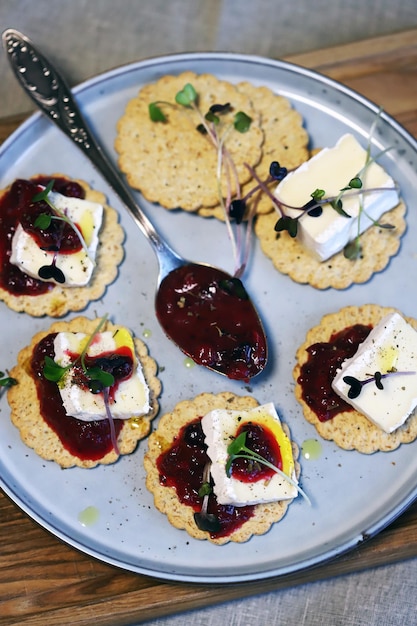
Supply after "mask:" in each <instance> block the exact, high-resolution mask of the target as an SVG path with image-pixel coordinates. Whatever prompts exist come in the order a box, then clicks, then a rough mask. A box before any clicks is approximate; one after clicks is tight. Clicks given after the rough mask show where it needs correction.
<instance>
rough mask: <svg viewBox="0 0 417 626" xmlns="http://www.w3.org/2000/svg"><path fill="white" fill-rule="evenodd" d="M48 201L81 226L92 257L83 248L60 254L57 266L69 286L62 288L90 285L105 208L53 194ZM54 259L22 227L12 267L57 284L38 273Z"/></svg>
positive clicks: (16, 237) (17, 233) (16, 236)
mask: <svg viewBox="0 0 417 626" xmlns="http://www.w3.org/2000/svg"><path fill="white" fill-rule="evenodd" d="M48 199H49V200H50V201H51V203H52V204H53V206H54V207H56V208H57V209H59V210H60V211H61V212H62V213H65V215H66V216H67V217H68V218H69V219H70V220H71V221H72V222H73V223H74V224H76V225H77V226H78V228H79V230H80V231H81V233H82V236H83V239H84V241H85V243H86V246H87V250H88V253H87V251H86V250H85V249H84V248H81V249H80V250H79V251H77V252H73V253H71V254H65V253H64V254H63V253H59V252H58V253H57V254H56V261H55V265H56V267H57V268H58V269H60V270H61V271H62V272H63V274H64V277H65V282H64V283H61V284H62V285H64V286H66V287H82V286H84V285H87V284H88V282H89V281H90V279H91V275H92V273H93V270H94V266H95V257H96V252H97V246H98V242H99V237H98V234H99V231H100V228H101V223H102V220H103V206H102V205H101V204H98V203H97V202H90V201H88V200H81V199H80V198H70V197H67V196H63V195H62V194H60V193H57V192H55V191H50V192H49V194H48ZM54 256H55V253H54V252H49V251H46V250H41V248H39V246H38V244H37V242H36V241H35V239H34V238H33V237H32V236H31V235H30V233H27V232H26V231H25V230H24V229H23V227H22V225H21V224H18V226H17V228H16V230H15V233H14V235H13V239H12V251H11V256H10V263H13V265H16V266H17V267H19V269H21V270H22V271H23V272H25V273H26V274H28V275H29V276H33V277H34V278H37V279H38V280H47V282H56V281H55V280H54V279H53V278H52V277H51V278H48V279H42V278H40V277H39V273H38V272H39V269H40V268H41V267H43V266H45V265H51V263H52V261H53V259H54Z"/></svg>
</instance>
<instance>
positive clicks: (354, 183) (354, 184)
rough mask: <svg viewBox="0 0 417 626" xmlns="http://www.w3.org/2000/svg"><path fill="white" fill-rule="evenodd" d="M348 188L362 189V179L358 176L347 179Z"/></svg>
mask: <svg viewBox="0 0 417 626" xmlns="http://www.w3.org/2000/svg"><path fill="white" fill-rule="evenodd" d="M349 188H350V189H362V181H361V179H360V178H359V176H355V177H354V178H352V179H351V180H350V181H349Z"/></svg>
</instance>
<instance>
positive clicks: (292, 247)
mask: <svg viewBox="0 0 417 626" xmlns="http://www.w3.org/2000/svg"><path fill="white" fill-rule="evenodd" d="M282 164H283V165H285V162H283V163H282ZM275 200H276V207H277V211H274V212H272V213H269V214H267V215H260V216H258V218H257V222H256V225H255V232H256V234H257V236H258V238H259V240H260V243H261V247H262V250H263V252H264V253H265V254H266V255H267V256H268V257H269V258H270V259H271V260H272V262H273V264H274V266H275V267H276V268H277V269H278V270H279V271H280V272H282V273H283V274H288V275H289V276H290V277H291V278H292V279H293V280H294V281H296V282H298V283H309V284H310V285H312V286H314V287H316V288H317V289H327V288H328V287H333V288H335V289H345V288H346V287H348V286H349V285H351V284H352V283H363V282H366V281H367V280H369V278H370V277H371V276H372V275H373V274H374V273H375V272H380V271H382V270H383V269H384V268H385V267H386V266H387V264H388V262H389V260H390V258H391V257H392V256H394V255H395V254H396V253H397V252H398V249H399V247H400V241H401V236H402V235H403V233H404V231H405V228H406V224H405V219H404V216H405V212H406V208H405V205H404V203H403V202H402V201H401V200H400V197H399V192H398V188H397V185H396V184H395V181H394V180H393V179H392V178H391V176H389V174H387V172H386V171H385V170H384V169H383V168H382V167H381V166H380V165H379V164H378V163H377V162H376V161H375V160H373V159H371V158H370V156H369V152H368V151H367V150H365V148H363V147H362V146H361V145H360V143H359V142H358V141H357V140H356V139H355V137H354V136H353V135H350V134H346V135H344V136H342V137H341V138H340V139H339V141H338V142H337V144H336V145H335V146H334V147H332V148H324V149H323V150H320V151H319V152H317V153H316V154H315V155H314V156H313V157H312V158H311V159H310V160H309V161H306V162H305V163H303V164H302V165H301V166H300V167H298V168H297V169H296V170H294V171H292V172H289V173H287V174H286V175H284V176H283V178H282V180H281V181H280V182H279V183H278V185H277V187H276V190H275Z"/></svg>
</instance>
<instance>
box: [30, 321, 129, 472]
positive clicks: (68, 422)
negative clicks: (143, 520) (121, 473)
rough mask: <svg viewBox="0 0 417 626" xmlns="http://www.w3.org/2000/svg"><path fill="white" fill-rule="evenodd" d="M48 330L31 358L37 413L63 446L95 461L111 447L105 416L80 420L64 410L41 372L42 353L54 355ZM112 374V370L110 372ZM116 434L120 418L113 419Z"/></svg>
mask: <svg viewBox="0 0 417 626" xmlns="http://www.w3.org/2000/svg"><path fill="white" fill-rule="evenodd" d="M55 337H56V333H50V334H48V335H47V336H46V337H44V338H43V339H41V341H40V342H39V343H38V344H37V345H36V346H35V349H34V351H33V354H32V358H31V370H32V372H33V376H34V380H35V384H36V389H37V395H38V399H39V404H40V413H41V416H42V418H43V419H44V420H45V422H46V423H47V424H48V426H50V428H51V429H52V430H53V431H54V432H55V433H56V434H57V435H58V437H59V439H60V440H61V443H62V445H63V446H64V448H65V449H66V450H67V451H68V452H69V453H70V454H72V455H74V456H76V457H78V458H79V459H81V460H83V461H87V460H89V461H90V460H91V461H98V460H100V459H101V458H103V457H104V456H105V455H106V454H107V453H109V452H111V451H112V450H113V443H112V438H111V430H110V424H109V421H108V420H107V419H104V420H96V421H92V422H84V421H82V420H78V419H75V418H74V417H70V416H68V415H67V414H66V412H65V409H64V406H63V404H62V401H61V396H60V393H59V390H58V385H57V384H56V383H55V382H52V381H49V380H47V379H46V378H45V377H44V376H43V368H44V363H45V357H46V356H49V357H50V358H51V359H53V358H54V354H55V352H54V339H55ZM112 373H113V374H114V371H113V372H112ZM113 423H114V429H115V435H116V437H117V436H118V435H119V434H120V432H121V430H122V428H123V425H124V420H120V419H114V420H113Z"/></svg>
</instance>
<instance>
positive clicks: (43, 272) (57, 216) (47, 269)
mask: <svg viewBox="0 0 417 626" xmlns="http://www.w3.org/2000/svg"><path fill="white" fill-rule="evenodd" d="M54 182H55V181H54V180H50V181H49V183H48V184H47V186H46V187H45V188H44V189H42V191H40V192H39V193H37V194H35V195H34V196H33V198H32V200H33V202H45V203H46V204H47V205H48V206H49V208H50V209H51V210H52V215H51V214H50V213H40V214H39V215H38V216H37V218H36V220H35V222H34V226H35V227H36V228H39V229H40V230H47V229H48V228H49V226H50V225H51V223H52V220H58V221H61V222H62V223H63V224H62V229H61V240H62V236H63V232H64V227H65V224H68V225H69V226H70V227H71V228H72V230H73V231H74V232H75V234H76V235H77V237H78V239H79V241H80V244H81V246H82V248H83V250H84V251H85V253H86V255H87V256H88V258H89V259H90V261H91V262H92V263H94V260H93V259H91V257H90V253H89V250H88V246H87V243H86V241H85V239H84V237H83V235H82V233H81V231H80V229H79V228H78V226H77V225H76V224H75V223H74V222H73V221H72V220H71V219H70V218H69V217H68V216H67V215H66V214H65V212H63V211H61V210H60V209H58V208H57V207H56V206H55V205H54V204H53V203H52V202H51V199H50V197H49V194H50V192H51V191H52V189H53V186H54ZM53 252H54V256H53V259H52V263H51V264H50V265H43V266H42V267H41V268H40V269H39V272H38V274H39V277H40V278H43V279H44V280H48V279H49V278H54V279H55V281H56V282H58V283H61V284H62V283H64V282H65V276H64V273H63V272H62V270H60V269H59V268H58V267H56V261H57V255H58V252H59V246H57V248H56V249H54V250H53Z"/></svg>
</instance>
